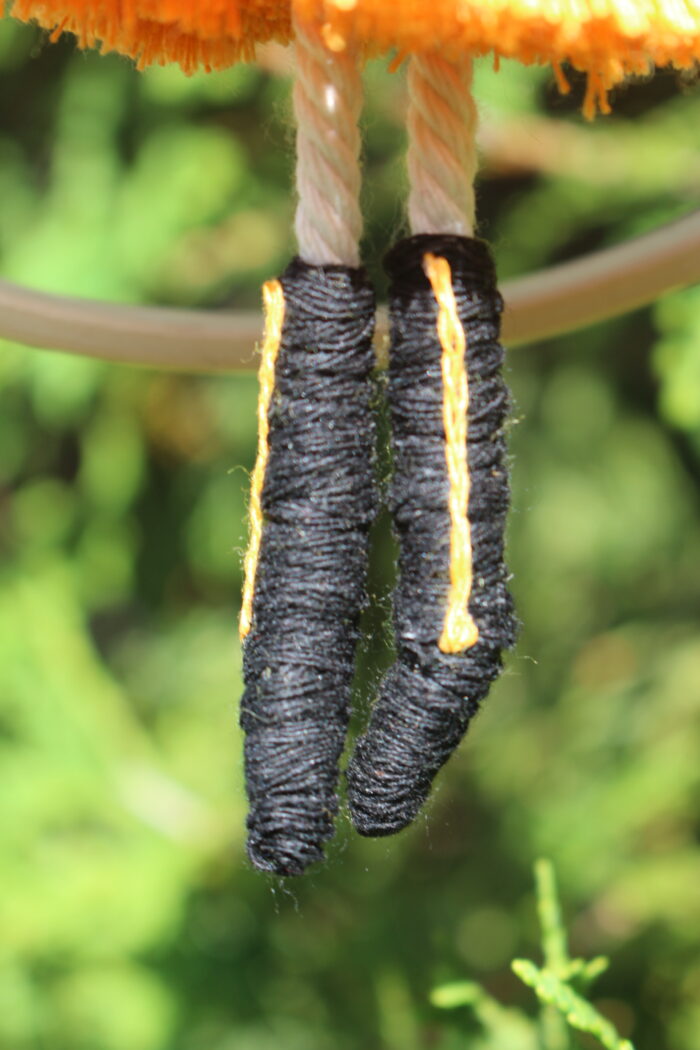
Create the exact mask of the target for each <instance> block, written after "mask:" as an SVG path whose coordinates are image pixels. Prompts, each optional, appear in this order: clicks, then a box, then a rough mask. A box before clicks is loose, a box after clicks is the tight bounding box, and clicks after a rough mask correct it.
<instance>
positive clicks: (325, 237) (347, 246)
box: [293, 21, 362, 267]
mask: <svg viewBox="0 0 700 1050" xmlns="http://www.w3.org/2000/svg"><path fill="white" fill-rule="evenodd" d="M294 32H295V38H296V45H295V57H296V81H295V85H294V94H293V99H294V112H295V116H296V121H297V171H296V178H297V192H298V196H299V200H298V205H297V213H296V222H295V228H296V235H297V242H298V245H299V255H300V257H301V258H302V259H303V260H304V262H308V263H312V264H314V265H316V266H321V265H341V266H351V267H357V266H358V265H359V262H360V251H359V242H360V237H361V236H362V213H361V211H360V201H359V198H360V185H361V171H360V132H359V129H358V119H359V116H360V111H361V109H362V79H361V76H360V70H359V68H358V64H357V62H356V60H355V58H354V57H353V55H352V54H350V53H348V52H347V51H343V52H339V53H336V52H332V51H330V50H329V49H328V47H327V46H326V45H325V43H324V41H323V39H322V37H321V35H320V33H319V32H318V30H317V29H316V28H315V27H312V26H309V25H306V24H304V23H302V22H298V21H297V22H296V23H295V26H294Z"/></svg>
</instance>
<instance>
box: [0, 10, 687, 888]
mask: <svg viewBox="0 0 700 1050" xmlns="http://www.w3.org/2000/svg"><path fill="white" fill-rule="evenodd" d="M12 10H13V13H14V14H15V15H16V16H17V17H20V18H25V19H27V18H34V19H36V20H38V21H39V22H41V23H42V24H43V25H45V26H47V27H48V28H50V29H52V30H54V31H56V32H60V31H63V30H69V31H71V32H73V33H75V34H76V35H77V37H78V39H79V41H80V42H81V43H82V44H83V45H86V46H93V45H95V44H98V45H100V46H101V47H102V48H103V49H104V50H110V49H113V50H117V51H120V52H123V53H125V54H128V55H131V56H133V57H134V58H135V59H136V61H137V62H138V63H139V65H140V66H146V65H148V64H150V63H153V62H160V63H163V62H169V61H176V62H179V63H180V65H181V66H182V68H183V69H184V70H185V71H186V72H191V71H193V70H194V69H196V68H199V67H204V68H207V69H209V68H221V67H224V66H227V65H230V64H231V63H233V62H235V61H237V60H239V59H251V58H253V57H254V50H255V46H256V44H258V43H261V42H265V41H268V40H278V41H283V42H289V41H293V43H294V50H295V71H296V80H295V87H294V112H295V116H296V122H297V191H298V208H297V215H296V235H297V242H298V247H299V255H298V257H297V258H296V259H294V260H293V261H292V263H291V264H290V266H289V267H288V269H287V270H286V272H285V273H284V274H283V275H282V276H281V277H280V279H279V280H276V281H270V282H268V284H266V285H265V288H264V300H265V309H266V332H265V338H264V342H263V347H262V359H261V368H260V400H259V406H258V421H259V443H258V456H257V462H256V466H255V470H254V473H253V478H252V492H251V500H250V545H249V550H248V553H247V556H246V562H245V577H246V578H245V590H244V596H243V607H242V614H241V626H240V629H241V638H242V641H243V653H244V678H245V692H244V694H243V699H242V702H241V723H242V725H243V728H244V729H245V732H246V745H245V764H246V779H247V789H248V796H249V801H250V813H249V817H248V830H249V838H248V852H249V856H250V858H251V860H252V862H253V864H254V865H255V866H256V867H258V868H260V869H262V870H266V871H271V872H275V873H277V874H281V875H295V874H300V873H301V872H303V871H304V870H305V869H306V867H307V866H308V865H309V864H310V863H312V862H314V861H317V860H319V859H320V858H321V857H322V854H323V847H324V844H325V843H326V841H327V840H328V839H329V837H330V836H331V835H332V833H333V820H334V817H335V815H336V812H337V810H338V796H337V784H338V779H339V763H340V758H341V754H342V751H343V747H344V744H345V734H346V729H347V722H348V716H349V705H350V691H351V682H352V677H353V674H354V665H355V655H356V648H357V642H358V635H359V617H360V613H361V611H362V608H363V606H364V604H365V602H366V593H365V587H366V571H367V558H368V535H369V529H370V526H371V524H372V522H373V520H374V517H375V514H376V509H377V496H376V492H375V485H374V478H373V469H372V450H373V446H374V427H373V422H372V414H371V410H370V402H371V397H372V389H371V373H372V370H373V368H374V366H375V357H374V351H373V344H372V340H373V333H374V323H375V303H374V295H373V291H372V288H371V286H370V284H369V281H368V279H367V276H366V274H365V272H364V270H363V269H362V266H361V260H360V248H359V246H360V240H361V236H362V216H361V212H360V208H359V193H360V183H361V172H360V162H359V156H360V136H359V132H358V118H359V115H360V110H361V102H362V84H361V77H360V69H361V66H362V63H363V61H364V59H365V58H366V57H367V56H368V55H371V54H382V53H385V52H389V51H391V52H393V53H394V55H398V57H399V59H400V60H401V61H404V60H405V61H406V62H407V64H408V89H409V103H408V114H407V128H408V139H409V147H408V174H409V186H410V190H409V199H408V220H409V226H410V236H408V237H407V238H405V239H403V240H401V241H400V242H399V243H398V244H396V245H395V246H394V247H392V248H391V250H390V251H389V253H388V255H387V257H386V269H387V273H388V276H389V280H390V301H389V314H390V349H389V379H388V401H389V414H390V421H391V431H392V437H391V441H392V450H393V459H394V473H393V480H392V486H391V493H390V511H391V515H392V519H393V526H394V530H395V534H396V537H397V541H398V547H399V566H398V579H397V584H396V591H395V595H394V628H395V636H396V659H395V663H394V665H393V666H392V667H391V668H390V669H389V671H388V672H387V674H386V675H385V677H384V680H383V681H382V683H381V684H380V687H379V692H378V697H377V699H376V702H375V704H374V707H373V711H372V714H371V717H370V721H369V725H368V727H367V730H366V732H365V733H364V735H362V736H361V737H360V739H359V741H358V743H357V746H356V749H355V753H354V755H353V756H352V758H351V760H350V764H349V767H348V774H347V782H348V799H349V805H350V811H351V815H352V819H353V822H354V824H355V826H356V828H357V829H358V831H360V832H361V833H362V834H365V835H386V834H391V833H393V832H395V831H398V830H400V829H401V828H403V827H405V826H406V825H407V824H408V823H410V821H411V820H413V818H414V817H415V816H416V814H417V812H418V811H419V809H420V807H421V805H422V804H423V803H424V802H425V800H426V798H427V796H428V794H429V791H430V787H431V784H432V781H433V778H434V777H435V775H436V774H437V772H438V771H439V769H440V768H441V767H442V765H443V764H444V763H445V762H446V761H447V759H448V758H449V756H450V755H451V754H452V752H453V751H454V749H455V747H456V746H457V744H458V743H459V741H460V739H461V738H462V736H463V734H464V733H465V731H466V729H467V727H468V724H469V722H470V720H471V718H472V717H473V716H474V714H475V713H476V712H477V710H478V709H479V705H480V703H481V701H482V700H483V699H484V697H485V695H486V693H487V691H488V688H489V686H490V684H491V682H492V681H493V680H494V679H495V678H496V676H497V675H498V673H499V671H500V669H501V654H502V651H503V650H504V649H506V648H508V647H509V646H511V645H512V644H513V642H514V639H515V633H516V620H515V616H514V611H513V605H512V601H511V597H510V594H509V592H508V587H507V582H508V572H507V569H506V566H505V563H504V543H503V535H504V527H505V518H506V512H507V508H508V472H507V461H506V449H505V441H504V435H503V426H504V421H505V418H506V413H507V408H508V394H507V390H506V387H505V384H504V382H503V378H502V375H501V366H502V361H503V349H502V346H501V343H500V318H501V312H502V299H501V296H500V294H499V292H498V290H497V287H496V277H495V271H494V266H493V262H492V260H491V256H490V253H489V250H488V247H487V246H486V244H485V243H484V242H483V241H481V240H479V239H478V238H477V237H476V236H475V226H476V221H475V204H474V177H475V174H476V168H477V158H476V147H475V130H476V123H477V113H476V108H475V104H474V101H473V98H472V93H471V87H472V63H473V59H474V57H475V56H478V55H482V54H487V53H492V54H494V55H495V56H496V59H498V58H500V57H505V58H517V59H520V60H521V61H523V62H525V63H532V62H537V63H550V64H551V65H552V67H553V69H554V72H555V75H556V77H557V80H558V82H559V85H560V87H561V88H562V89H563V90H567V83H566V79H565V76H564V74H563V72H562V64H563V63H568V64H569V65H571V66H572V67H573V68H574V69H576V70H580V71H582V72H584V73H585V74H586V75H587V84H588V87H587V91H586V96H585V101H584V107H583V108H584V113H585V115H586V116H588V117H592V116H593V115H594V114H595V113H596V111H598V110H602V111H603V112H607V111H608V110H609V102H608V96H609V92H610V91H611V89H612V88H614V87H615V85H616V84H618V83H620V82H621V81H622V80H623V79H624V78H625V76H627V75H629V74H631V73H635V74H647V73H649V72H650V71H651V69H652V68H653V66H654V65H655V64H656V65H658V66H669V65H670V66H674V67H676V68H679V69H687V68H689V67H691V66H692V65H693V64H694V63H696V62H697V61H698V59H699V58H700V0H677V2H674V3H670V2H662V0H629V2H622V0H576V2H574V0H559V2H557V3H551V2H550V0H531V2H529V3H527V4H525V3H522V2H521V0H429V2H428V0H292V2H291V3H289V2H286V3H282V2H279V0H238V2H236V0H196V2H195V0H118V2H117V0H104V2H102V3H100V4H99V5H96V4H94V3H89V2H87V0H15V2H14V6H13V8H12Z"/></svg>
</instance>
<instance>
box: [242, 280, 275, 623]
mask: <svg viewBox="0 0 700 1050" xmlns="http://www.w3.org/2000/svg"><path fill="white" fill-rule="evenodd" d="M263 300H264V303H265V338H264V341H263V347H262V356H261V360H260V371H259V373H258V454H257V458H256V460H255V467H254V468H253V476H252V478H251V484H250V508H249V520H250V526H249V537H248V550H247V551H246V556H245V562H244V568H245V581H244V584H243V601H242V603H241V618H240V621H239V634H240V637H241V641H242V640H243V639H244V638H245V637H246V635H247V634H248V632H249V631H250V628H251V624H252V622H253V597H254V594H255V576H256V572H257V568H258V557H259V555H260V542H261V540H262V530H263V509H262V491H263V485H264V484H265V471H266V469H267V460H268V457H269V455H270V445H269V435H270V424H269V421H268V413H269V410H270V401H271V400H272V394H273V391H274V389H275V365H276V363H277V354H278V353H279V348H280V342H281V341H282V325H283V324H284V291H283V289H282V285H281V284H280V282H279V281H267V282H266V284H264V285H263Z"/></svg>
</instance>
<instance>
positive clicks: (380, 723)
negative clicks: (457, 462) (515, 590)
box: [347, 235, 516, 835]
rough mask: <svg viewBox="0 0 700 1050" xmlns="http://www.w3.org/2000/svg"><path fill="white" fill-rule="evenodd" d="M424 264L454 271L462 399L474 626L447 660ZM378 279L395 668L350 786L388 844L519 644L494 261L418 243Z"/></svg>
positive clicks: (470, 245) (433, 321)
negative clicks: (388, 439) (394, 544)
mask: <svg viewBox="0 0 700 1050" xmlns="http://www.w3.org/2000/svg"><path fill="white" fill-rule="evenodd" d="M430 256H433V257H436V258H438V259H443V260H445V261H446V263H447V265H448V266H449V269H450V274H451V286H452V291H453V295H454V301H455V305H456V310H457V314H458V317H459V322H460V324H461V326H462V328H463V332H464V336H465V346H466V354H465V361H464V364H465V368H466V373H467V378H468V391H469V418H468V437H467V459H468V468H469V481H470V491H469V497H468V522H469V526H470V534H471V550H472V558H471V567H472V586H471V593H470V598H469V603H468V613H469V614H470V615H471V617H472V618H473V620H474V623H475V624H476V628H477V630H478V641H476V643H475V644H473V645H471V647H470V648H468V649H467V650H466V651H463V652H454V653H451V652H442V651H441V649H440V645H439V641H440V636H441V632H442V630H443V625H444V622H445V616H446V610H447V609H448V606H449V594H450V578H451V576H450V561H451V531H452V530H451V521H450V511H449V503H450V474H449V471H448V467H447V462H446V453H445V445H446V435H445V422H444V420H445V388H444V383H443V359H444V356H445V353H446V348H445V346H443V343H444V342H445V339H443V340H442V342H441V339H440V333H439V330H438V321H439V317H440V311H441V306H440V303H439V302H438V300H437V299H436V295H435V292H434V290H433V287H432V286H431V283H430V281H429V279H428V277H427V276H426V272H425V271H426V261H427V260H428V268H430V263H429V258H430ZM386 265H387V270H388V273H389V276H390V278H391V288H390V310H391V328H392V344H391V354H390V361H389V394H388V396H389V405H390V412H391V422H392V449H393V455H394V475H393V482H392V490H391V510H392V515H393V522H394V528H395V531H396V535H397V539H398V543H399V581H398V584H397V587H396V593H395V597H394V626H395V634H396V649H397V656H396V662H395V664H394V665H393V667H392V668H390V670H389V671H388V672H387V674H386V676H385V678H384V681H383V682H382V685H381V687H380V692H379V698H378V700H377V702H376V704H375V707H374V710H373V712H372V716H371V719H370V724H369V728H368V730H367V732H366V734H365V735H364V736H363V737H361V738H360V740H359V741H358V744H357V747H356V750H355V754H354V756H353V758H352V761H351V763H350V766H349V768H348V773H347V779H348V794H349V802H350V809H351V813H352V818H353V822H354V824H355V827H356V828H357V830H358V831H359V832H360V833H361V834H363V835H389V834H392V833H394V832H396V831H399V830H401V828H403V827H405V826H406V825H407V824H409V823H410V822H411V821H412V820H413V819H414V817H415V816H416V814H417V813H418V811H419V809H420V807H421V806H422V805H423V803H424V802H425V800H426V798H427V796H428V793H429V791H430V787H431V784H432V781H433V778H434V777H435V775H436V773H437V772H438V770H439V769H440V768H441V767H442V766H443V765H444V763H445V762H446V761H447V759H448V758H449V757H450V755H451V754H452V752H453V751H454V749H455V747H456V746H457V744H458V743H459V741H460V740H461V738H462V736H463V735H464V733H465V731H466V729H467V726H468V725H469V722H470V721H471V719H472V717H473V716H474V715H475V714H476V712H477V711H478V709H479V705H480V703H481V701H482V700H483V699H484V697H485V695H486V693H487V692H488V689H489V686H490V684H491V683H492V682H493V680H494V679H495V678H496V677H497V676H498V674H499V673H500V670H501V652H502V650H503V649H504V648H507V647H509V646H511V645H512V644H513V642H514V640H515V634H516V621H515V617H514V613H513V604H512V599H511V596H510V594H509V592H508V588H507V579H508V573H507V570H506V567H505V563H504V559H503V545H504V539H503V536H504V529H505V519H506V512H507V509H508V502H509V496H508V492H509V489H508V473H507V464H506V446H505V439H504V435H503V424H504V421H505V417H506V412H507V408H508V392H507V389H506V386H505V383H504V382H503V379H502V376H501V366H502V363H503V349H502V347H501V345H500V343H499V341H498V335H499V321H500V314H501V310H502V302H501V298H500V295H499V294H498V291H497V290H496V285H495V273H494V268H493V263H492V261H491V257H490V254H489V251H488V249H487V247H486V245H484V244H483V243H482V242H481V241H477V240H474V239H472V238H463V237H454V236H440V235H419V236H415V237H411V238H409V239H407V240H405V241H402V242H401V243H400V244H398V245H397V246H396V247H395V248H394V250H393V251H392V252H391V253H390V254H389V256H388V257H387V260H386ZM443 334H444V333H443Z"/></svg>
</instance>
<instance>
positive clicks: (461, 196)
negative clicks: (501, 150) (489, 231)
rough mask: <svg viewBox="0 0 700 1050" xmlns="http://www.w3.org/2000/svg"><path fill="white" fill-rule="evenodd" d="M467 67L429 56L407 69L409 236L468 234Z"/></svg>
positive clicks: (472, 159) (472, 130)
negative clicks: (411, 234) (422, 234)
mask: <svg viewBox="0 0 700 1050" xmlns="http://www.w3.org/2000/svg"><path fill="white" fill-rule="evenodd" d="M472 77H473V63H472V60H471V59H470V58H465V59H463V61H462V62H460V63H459V64H457V63H454V62H449V61H447V60H446V59H444V58H442V57H441V56H440V55H436V54H434V53H429V54H422V55H414V56H413V57H412V58H411V60H410V63H409V67H408V100H409V104H408V119H407V123H408V133H409V145H408V156H407V165H408V176H409V182H410V191H409V198H408V218H409V223H410V226H411V232H412V233H414V234H421V233H435V234H445V233H452V234H456V235H458V236H460V237H471V236H472V235H473V232H474V212H475V202H474V178H475V176H476V171H477V166H478V160H477V153H476V124H477V112H476V106H475V104H474V99H473V96H472V92H471V85H472Z"/></svg>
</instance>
